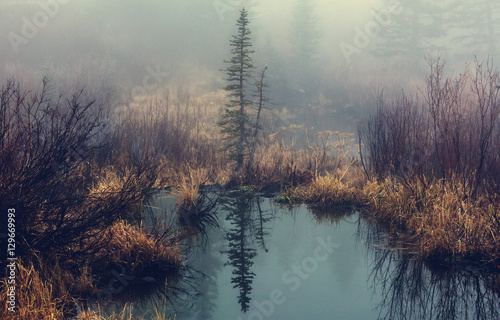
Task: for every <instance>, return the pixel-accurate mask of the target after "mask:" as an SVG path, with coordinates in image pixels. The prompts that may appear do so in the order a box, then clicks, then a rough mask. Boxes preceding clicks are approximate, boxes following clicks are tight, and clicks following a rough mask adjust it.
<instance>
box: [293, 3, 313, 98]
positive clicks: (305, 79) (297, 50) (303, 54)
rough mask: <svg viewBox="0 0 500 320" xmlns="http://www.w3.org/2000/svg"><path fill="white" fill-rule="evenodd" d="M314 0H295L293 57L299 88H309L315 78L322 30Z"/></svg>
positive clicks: (295, 76)
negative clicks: (315, 64) (320, 29)
mask: <svg viewBox="0 0 500 320" xmlns="http://www.w3.org/2000/svg"><path fill="white" fill-rule="evenodd" d="M315 10H316V4H315V1H314V0H295V2H294V5H293V11H292V19H291V23H290V44H291V57H292V66H293V70H294V71H295V72H294V75H293V77H294V78H295V79H297V81H298V83H297V84H298V85H299V86H300V88H299V89H302V90H308V89H309V87H310V86H312V85H311V80H312V79H313V78H314V76H313V74H314V73H315V72H314V71H315V70H314V62H315V58H316V56H317V54H318V52H319V47H318V45H319V40H320V31H319V27H318V21H319V20H318V17H317V16H316V14H315Z"/></svg>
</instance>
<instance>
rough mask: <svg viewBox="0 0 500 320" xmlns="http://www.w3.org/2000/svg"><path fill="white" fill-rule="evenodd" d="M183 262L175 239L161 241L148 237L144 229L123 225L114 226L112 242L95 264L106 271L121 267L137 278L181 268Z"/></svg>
mask: <svg viewBox="0 0 500 320" xmlns="http://www.w3.org/2000/svg"><path fill="white" fill-rule="evenodd" d="M172 243H175V244H173V245H172ZM181 259H182V257H181V252H180V249H179V246H178V243H176V241H175V239H163V240H162V241H158V240H156V239H155V238H154V237H152V236H149V235H148V234H146V233H145V232H144V231H143V229H142V228H139V227H136V226H132V225H130V224H128V223H126V222H124V221H120V222H118V223H116V224H115V225H113V227H112V228H111V230H110V241H109V242H107V243H106V244H105V245H104V247H103V248H102V250H100V251H99V252H98V253H97V254H96V256H95V257H94V259H93V260H94V261H99V268H100V269H104V270H106V269H109V268H113V267H116V266H118V265H120V266H124V267H125V270H126V271H127V272H129V273H130V274H134V273H142V272H144V271H145V270H157V271H160V270H164V269H170V268H171V267H173V268H175V267H178V266H179V265H180V263H181Z"/></svg>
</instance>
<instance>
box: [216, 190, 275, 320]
mask: <svg viewBox="0 0 500 320" xmlns="http://www.w3.org/2000/svg"><path fill="white" fill-rule="evenodd" d="M220 203H221V204H222V208H223V209H224V210H226V211H227V216H226V220H227V221H229V222H230V224H231V229H230V230H229V231H228V232H227V234H226V240H227V241H228V247H229V249H228V250H227V251H225V253H227V254H228V262H226V264H225V265H231V266H233V267H234V270H233V272H232V273H233V277H232V278H231V283H233V284H234V288H239V290H240V293H239V295H238V302H239V303H240V305H241V310H242V311H244V312H246V311H248V308H249V305H250V300H251V298H250V293H251V291H252V282H253V278H254V277H255V273H253V272H252V271H251V267H252V265H253V258H255V256H257V250H256V248H254V247H253V246H252V245H254V243H257V244H259V245H260V246H261V247H262V248H263V249H264V250H265V251H266V252H267V248H266V245H265V240H264V238H265V236H266V235H267V234H268V233H267V232H266V223H267V222H268V221H270V220H271V219H272V217H269V216H267V215H266V213H265V211H263V210H262V208H261V206H260V201H259V198H258V197H255V196H254V195H253V194H249V193H244V192H241V193H238V194H237V195H234V196H231V197H224V198H221V200H220ZM254 203H257V206H256V208H257V212H258V216H256V217H254V216H253V215H252V214H253V209H254Z"/></svg>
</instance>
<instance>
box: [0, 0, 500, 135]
mask: <svg viewBox="0 0 500 320" xmlns="http://www.w3.org/2000/svg"><path fill="white" fill-rule="evenodd" d="M242 7H245V8H246V9H248V10H249V11H250V29H251V30H252V43H253V48H254V50H255V53H254V54H253V60H254V64H255V65H256V66H257V67H258V68H257V71H258V70H262V68H263V67H264V66H266V65H267V66H268V67H269V73H268V79H267V80H268V83H269V86H270V87H269V91H270V96H271V98H272V100H273V103H274V105H273V108H275V110H276V111H277V112H281V114H282V115H283V110H285V111H287V112H291V113H295V114H297V115H300V114H301V110H306V109H308V108H309V109H310V108H311V107H317V108H316V109H314V108H313V109H314V110H319V109H321V110H323V112H324V113H320V114H321V115H323V114H324V115H328V116H325V117H322V116H320V117H321V118H322V120H323V123H318V121H317V120H316V125H317V126H321V127H322V128H325V129H326V127H329V128H328V129H335V128H334V126H339V127H340V130H350V131H352V130H353V127H354V123H355V121H356V120H357V119H359V118H360V117H362V116H363V115H364V114H365V111H366V110H369V109H370V108H372V107H373V106H374V103H373V101H374V98H375V96H376V95H377V94H378V93H380V92H381V91H384V90H386V91H387V90H392V89H393V88H395V87H404V86H413V85H415V84H418V83H420V82H421V81H423V80H424V79H425V74H426V72H427V64H426V60H425V57H428V58H429V57H430V58H435V57H436V56H437V55H438V54H439V55H440V56H442V57H443V58H444V59H445V60H446V61H447V70H448V71H449V72H460V71H461V70H462V69H463V68H464V66H465V65H466V64H467V63H471V62H473V59H474V56H475V55H476V56H478V57H479V58H480V59H485V58H487V57H490V58H492V59H493V60H494V61H495V60H496V59H495V58H497V57H498V49H497V48H498V42H499V41H500V4H497V3H496V2H495V3H494V2H492V1H475V0H467V1H465V0H447V1H442V2H439V3H436V2H433V1H409V0H400V1H398V0H380V1H371V0H359V1H340V0H337V1H332V0H330V1H329V0H311V1H301V2H299V1H284V0H279V1H275V0H273V1H263V0H208V1H206V0H205V1H201V0H190V1H186V0H167V1H161V0H144V1H133V0H120V1H118V0H106V1H97V0H72V1H71V0H43V1H33V0H15V1H14V0H1V1H0V77H1V78H2V79H6V78H9V77H12V76H15V77H16V78H17V79H18V80H21V81H23V82H26V83H37V82H39V81H40V79H41V78H42V77H43V76H49V77H50V78H52V79H53V80H54V82H56V83H58V84H60V85H61V86H62V87H64V86H65V85H67V84H70V83H75V82H78V83H80V84H81V83H85V84H87V85H90V86H95V87H103V86H105V87H106V88H108V89H109V88H112V90H113V92H114V93H115V96H116V97H117V102H116V103H121V102H118V100H120V99H124V98H126V97H129V98H130V97H132V98H133V96H134V95H135V94H138V93H140V94H153V93H154V92H153V91H155V90H158V89H162V88H166V87H170V88H175V87H179V86H183V87H184V88H187V89H186V90H189V91H190V92H191V93H192V94H193V95H195V96H202V95H204V94H207V93H209V92H213V91H218V90H221V88H222V87H223V86H224V84H225V82H224V74H223V73H221V72H219V69H221V68H224V63H223V60H224V59H228V58H229V57H230V48H229V40H230V38H231V35H232V34H234V33H235V32H236V26H235V21H236V19H237V18H238V16H239V13H238V11H239V10H240V9H241V8H242ZM300 30H302V31H305V32H301V31H300ZM299 33H300V34H302V35H304V36H303V37H302V38H301V37H300V36H298V34H299ZM496 62H498V61H496ZM146 78H147V79H148V80H147V81H149V82H148V84H149V85H146V86H144V85H143V84H144V82H145V81H146V80H145V79H146ZM147 81H146V82H147ZM138 86H139V87H141V86H142V88H144V87H147V88H148V89H147V90H134V88H136V89H137V87H138ZM391 88H392V89H391ZM145 91H146V92H145ZM304 117H305V116H304ZM300 119H301V118H296V119H295V120H294V122H297V123H300V121H301V120H300ZM304 119H305V118H304ZM304 121H306V120H304ZM310 125H311V126H314V124H310Z"/></svg>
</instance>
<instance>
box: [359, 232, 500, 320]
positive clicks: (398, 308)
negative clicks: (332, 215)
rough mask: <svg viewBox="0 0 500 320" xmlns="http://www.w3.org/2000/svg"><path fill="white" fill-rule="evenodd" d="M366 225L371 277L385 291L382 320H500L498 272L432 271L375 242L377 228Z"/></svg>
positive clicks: (362, 236) (363, 236)
mask: <svg viewBox="0 0 500 320" xmlns="http://www.w3.org/2000/svg"><path fill="white" fill-rule="evenodd" d="M362 224H363V223H361V224H360V227H359V228H358V233H357V236H358V237H359V239H358V240H362V241H363V242H366V243H368V246H367V250H368V252H369V253H372V254H373V256H374V261H373V264H372V271H371V274H370V280H371V281H372V282H373V289H374V291H375V290H377V289H380V290H381V295H382V301H381V303H380V304H379V306H378V308H379V311H380V314H379V319H391V320H397V319H443V320H444V319H485V320H486V319H499V318H500V299H499V295H498V292H496V291H495V289H494V288H495V283H496V282H495V281H496V278H497V275H495V274H492V273H487V272H485V271H484V270H479V269H476V270H473V269H471V270H472V271H471V272H469V273H465V272H463V271H461V270H458V271H457V270H444V271H441V272H437V271H436V270H430V269H429V266H428V265H426V263H425V262H424V261H422V260H412V257H411V255H409V254H407V253H405V252H404V251H399V252H396V251H390V250H387V249H379V246H377V243H374V242H373V239H371V240H370V238H371V237H373V236H374V234H373V230H374V228H373V227H371V226H369V225H367V224H364V226H361V225H362ZM367 226H368V227H367ZM365 238H367V240H366V241H365ZM379 240H380V239H379Z"/></svg>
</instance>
